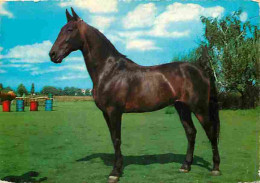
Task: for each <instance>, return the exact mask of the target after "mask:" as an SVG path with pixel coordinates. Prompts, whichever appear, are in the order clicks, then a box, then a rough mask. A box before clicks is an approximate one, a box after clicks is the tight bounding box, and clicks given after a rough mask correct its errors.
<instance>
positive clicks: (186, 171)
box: [179, 168, 189, 173]
mask: <svg viewBox="0 0 260 183" xmlns="http://www.w3.org/2000/svg"><path fill="white" fill-rule="evenodd" d="M179 172H181V173H188V172H189V170H186V169H183V168H180V169H179Z"/></svg>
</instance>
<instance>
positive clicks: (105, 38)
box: [87, 24, 127, 58]
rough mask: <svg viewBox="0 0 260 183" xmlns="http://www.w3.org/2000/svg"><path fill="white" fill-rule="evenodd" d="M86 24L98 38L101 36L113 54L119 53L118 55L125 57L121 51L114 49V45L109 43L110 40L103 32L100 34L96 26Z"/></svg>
mask: <svg viewBox="0 0 260 183" xmlns="http://www.w3.org/2000/svg"><path fill="white" fill-rule="evenodd" d="M87 25H88V24H87ZM88 26H89V27H90V28H91V30H93V31H94V32H95V33H96V35H97V36H98V37H99V38H101V40H103V41H104V43H105V44H106V45H107V46H108V47H109V48H110V50H111V51H112V52H113V53H115V54H117V55H119V56H121V57H124V58H127V57H126V55H123V54H122V53H120V52H119V51H118V50H117V49H116V47H115V46H114V45H113V44H112V43H111V41H110V40H109V39H108V38H107V37H106V36H105V35H104V34H102V33H101V32H100V31H99V30H98V29H97V28H95V27H93V26H91V25H88Z"/></svg>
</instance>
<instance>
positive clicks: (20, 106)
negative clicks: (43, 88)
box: [2, 100, 53, 112]
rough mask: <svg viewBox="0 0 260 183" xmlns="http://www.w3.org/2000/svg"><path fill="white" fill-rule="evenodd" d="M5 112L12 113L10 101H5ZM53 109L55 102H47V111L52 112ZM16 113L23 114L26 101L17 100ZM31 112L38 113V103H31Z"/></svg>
mask: <svg viewBox="0 0 260 183" xmlns="http://www.w3.org/2000/svg"><path fill="white" fill-rule="evenodd" d="M2 105H3V112H10V111H11V102H10V101H9V100H6V101H3V102H2ZM52 109H53V101H52V100H45V111H52ZM16 111H17V112H23V111H24V100H16ZM30 111H38V102H37V101H31V102H30Z"/></svg>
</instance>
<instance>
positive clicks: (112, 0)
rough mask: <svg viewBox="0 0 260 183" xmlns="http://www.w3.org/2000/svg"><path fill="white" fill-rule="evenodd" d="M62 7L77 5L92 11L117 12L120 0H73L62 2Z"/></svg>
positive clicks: (76, 6)
mask: <svg viewBox="0 0 260 183" xmlns="http://www.w3.org/2000/svg"><path fill="white" fill-rule="evenodd" d="M59 5H60V6H61V7H71V6H72V7H75V8H79V9H83V10H84V9H86V10H89V11H90V12H91V13H111V12H117V11H118V9H117V5H118V0H105V1H104V0H72V1H69V2H61V3H60V4H59Z"/></svg>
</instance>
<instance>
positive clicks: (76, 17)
mask: <svg viewBox="0 0 260 183" xmlns="http://www.w3.org/2000/svg"><path fill="white" fill-rule="evenodd" d="M71 12H72V15H73V18H74V20H80V18H79V16H78V15H77V13H76V12H75V11H74V9H73V8H72V7H71Z"/></svg>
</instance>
